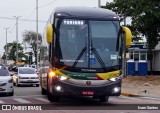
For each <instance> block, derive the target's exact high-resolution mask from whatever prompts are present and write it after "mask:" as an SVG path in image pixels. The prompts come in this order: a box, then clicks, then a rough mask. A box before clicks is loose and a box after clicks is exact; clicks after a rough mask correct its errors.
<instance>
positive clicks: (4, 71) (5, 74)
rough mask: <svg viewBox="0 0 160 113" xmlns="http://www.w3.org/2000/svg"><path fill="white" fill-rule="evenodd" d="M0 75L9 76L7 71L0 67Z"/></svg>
mask: <svg viewBox="0 0 160 113" xmlns="http://www.w3.org/2000/svg"><path fill="white" fill-rule="evenodd" d="M0 76H9V73H8V71H7V70H6V69H0Z"/></svg>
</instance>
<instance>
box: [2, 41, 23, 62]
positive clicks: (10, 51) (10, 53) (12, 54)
mask: <svg viewBox="0 0 160 113" xmlns="http://www.w3.org/2000/svg"><path fill="white" fill-rule="evenodd" d="M16 45H17V42H16V41H14V42H12V43H7V45H5V46H4V49H5V48H6V47H7V49H5V50H7V59H8V60H13V61H16ZM2 58H3V59H6V56H5V55H3V57H2ZM22 58H26V55H25V54H24V53H23V47H22V45H21V44H20V43H18V59H19V61H21V60H22Z"/></svg>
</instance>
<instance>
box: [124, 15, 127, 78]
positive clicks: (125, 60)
mask: <svg viewBox="0 0 160 113" xmlns="http://www.w3.org/2000/svg"><path fill="white" fill-rule="evenodd" d="M123 18H124V26H126V17H124V16H123ZM123 37H124V39H123V40H124V45H123V46H124V47H123V55H124V59H123V74H124V76H125V77H126V71H127V69H126V68H127V67H126V64H127V63H126V62H127V59H126V37H125V35H124V34H123Z"/></svg>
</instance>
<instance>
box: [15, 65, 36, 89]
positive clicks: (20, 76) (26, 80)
mask: <svg viewBox="0 0 160 113" xmlns="http://www.w3.org/2000/svg"><path fill="white" fill-rule="evenodd" d="M13 83H14V85H16V86H17V87H19V86H22V85H36V87H39V77H38V74H37V73H36V70H35V69H34V68H31V67H18V69H17V70H16V72H15V73H14V75H13Z"/></svg>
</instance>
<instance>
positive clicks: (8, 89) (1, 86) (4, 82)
mask: <svg viewBox="0 0 160 113" xmlns="http://www.w3.org/2000/svg"><path fill="white" fill-rule="evenodd" d="M2 93H3V94H8V95H10V96H13V95H14V88H13V79H12V76H11V75H10V73H9V71H8V69H7V68H6V67H4V66H0V94H2Z"/></svg>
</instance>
